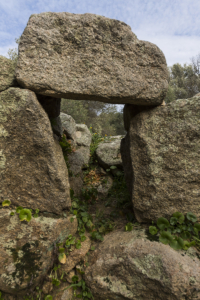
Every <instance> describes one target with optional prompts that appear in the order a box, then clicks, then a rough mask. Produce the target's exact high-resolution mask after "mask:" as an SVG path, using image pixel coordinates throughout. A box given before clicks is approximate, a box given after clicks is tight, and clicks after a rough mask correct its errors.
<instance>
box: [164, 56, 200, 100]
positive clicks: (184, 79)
mask: <svg viewBox="0 0 200 300" xmlns="http://www.w3.org/2000/svg"><path fill="white" fill-rule="evenodd" d="M199 66H200V54H199V55H198V56H197V57H196V58H194V57H193V58H192V63H190V64H188V65H187V64H184V65H183V66H181V65H180V64H178V63H177V64H174V65H173V66H172V67H169V68H168V69H169V75H170V81H169V87H168V92H167V95H166V98H165V102H167V103H169V102H171V101H174V100H177V99H185V98H190V97H193V96H194V95H195V94H197V93H199V92H200V68H199Z"/></svg>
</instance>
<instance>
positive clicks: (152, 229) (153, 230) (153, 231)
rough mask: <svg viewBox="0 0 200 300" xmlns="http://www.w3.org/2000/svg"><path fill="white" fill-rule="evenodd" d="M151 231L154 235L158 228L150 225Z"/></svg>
mask: <svg viewBox="0 0 200 300" xmlns="http://www.w3.org/2000/svg"><path fill="white" fill-rule="evenodd" d="M149 232H150V233H151V234H152V235H155V234H157V232H158V229H157V228H156V227H155V226H150V227H149Z"/></svg>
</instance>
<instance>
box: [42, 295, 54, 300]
mask: <svg viewBox="0 0 200 300" xmlns="http://www.w3.org/2000/svg"><path fill="white" fill-rule="evenodd" d="M44 300H53V297H52V296H51V295H47V296H45V298H44Z"/></svg>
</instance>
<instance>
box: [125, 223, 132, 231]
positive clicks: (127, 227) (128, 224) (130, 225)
mask: <svg viewBox="0 0 200 300" xmlns="http://www.w3.org/2000/svg"><path fill="white" fill-rule="evenodd" d="M132 230H133V224H132V223H131V222H129V223H127V224H126V226H125V231H132Z"/></svg>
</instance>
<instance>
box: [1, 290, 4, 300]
mask: <svg viewBox="0 0 200 300" xmlns="http://www.w3.org/2000/svg"><path fill="white" fill-rule="evenodd" d="M0 300H4V299H3V298H2V292H0Z"/></svg>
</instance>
